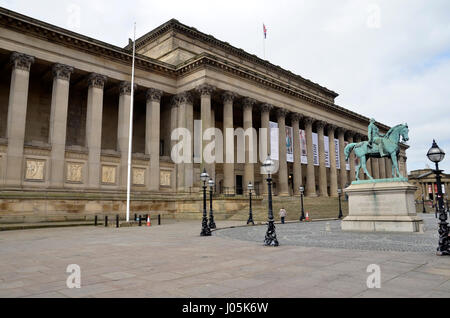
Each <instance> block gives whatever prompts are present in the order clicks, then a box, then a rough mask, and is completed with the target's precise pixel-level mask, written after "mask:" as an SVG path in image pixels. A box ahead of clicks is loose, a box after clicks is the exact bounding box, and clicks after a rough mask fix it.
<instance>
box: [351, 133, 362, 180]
mask: <svg viewBox="0 0 450 318" xmlns="http://www.w3.org/2000/svg"><path fill="white" fill-rule="evenodd" d="M354 142H355V143H357V144H359V143H360V142H361V135H360V134H355V137H354ZM353 156H354V158H356V156H355V155H354V154H353ZM358 163H360V162H359V158H358ZM356 172H358V171H356V167H355V179H356ZM359 179H360V180H364V179H365V174H364V170H363V168H362V166H361V168H360V169H359Z"/></svg>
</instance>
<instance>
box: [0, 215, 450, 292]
mask: <svg viewBox="0 0 450 318" xmlns="http://www.w3.org/2000/svg"><path fill="white" fill-rule="evenodd" d="M426 218H427V224H429V229H430V231H429V232H428V233H427V232H426V233H425V234H423V235H420V234H413V235H411V234H406V236H403V237H404V240H406V241H408V240H407V239H406V237H407V236H411V237H412V236H414V237H417V238H419V237H420V238H421V239H423V241H424V242H425V243H423V244H422V245H421V247H420V248H419V249H417V250H414V249H411V248H409V247H408V248H403V249H399V248H398V247H396V246H395V244H394V245H392V246H391V245H389V244H390V243H389V240H387V241H386V239H385V238H382V239H380V240H379V241H381V242H382V243H383V242H387V243H386V244H388V245H389V246H390V247H389V248H388V250H381V249H380V248H378V246H379V245H377V244H380V242H377V243H376V244H375V243H374V245H373V246H372V245H370V246H366V247H365V248H361V246H354V245H351V244H350V243H347V244H343V245H341V246H340V245H329V243H327V242H330V241H336V240H339V239H340V238H341V239H343V240H345V241H347V242H352V241H357V240H355V239H354V237H353V239H352V237H349V238H342V237H341V236H342V235H344V236H345V235H347V234H346V233H342V232H340V233H339V229H338V228H337V227H336V226H337V225H338V223H336V224H335V223H334V222H336V221H324V222H313V223H302V224H300V223H291V224H285V225H277V233H278V234H279V240H280V244H281V246H279V247H276V248H273V247H272V248H271V247H264V246H263V244H262V242H263V241H264V233H265V228H266V227H265V226H255V227H235V228H232V229H223V230H219V231H216V232H214V233H213V236H211V237H200V235H199V234H200V230H201V222H198V221H195V222H192V221H186V222H175V223H171V224H163V225H161V226H152V227H150V228H147V227H130V228H120V229H116V228H104V227H75V228H51V229H32V230H19V231H6V232H0V255H1V256H0V257H1V262H0V297H32V298H60V297H75V298H78V297H86V298H91V297H99V298H106V297H120V298H124V297H126V298H142V297H152V298H161V297H164V298H179V297H182V298H186V297H189V298H199V297H201V298H218V297H220V298H222V297H225V298H235V297H239V298H242V297H245V298H273V297H277V298H278V297H287V298H305V297H383V298H384V297H389V298H390V297H408V298H409V297H413V298H414V297H446V298H447V297H449V296H450V257H438V256H436V254H435V251H436V246H437V240H435V241H433V240H434V239H435V237H433V233H432V232H433V230H434V228H433V227H432V226H433V220H434V219H432V218H431V217H428V216H426ZM434 222H436V221H435V220H434ZM327 223H330V226H331V235H334V236H332V237H330V236H329V235H330V231H326V228H327V226H326V224H327ZM217 225H218V226H219V227H220V228H226V227H232V226H240V225H242V222H229V221H219V222H217ZM315 227H316V228H315ZM426 227H428V226H426ZM328 228H330V227H328ZM322 231H324V233H322ZM303 232H304V233H310V234H309V235H313V237H314V239H311V237H310V238H309V240H310V241H313V240H314V241H320V237H322V238H324V241H323V242H322V243H323V246H317V244H319V243H317V244H315V246H314V244H313V245H311V244H310V243H308V237H309V236H308V234H301V235H299V236H297V237H296V236H295V235H294V234H295V233H303ZM249 233H250V234H249ZM289 233H290V234H289ZM320 233H321V234H320ZM302 235H304V236H302ZM340 235H341V236H340ZM353 235H356V237H357V234H353ZM361 235H362V236H361V238H363V239H362V241H364V240H367V238H369V239H371V240H372V241H373V239H374V238H376V237H383V236H378V235H377V234H375V236H374V237H371V236H370V235H367V234H361ZM382 235H384V236H389V235H390V234H382ZM395 235H398V234H395ZM285 238H288V239H287V240H286V239H285ZM305 239H306V242H305V243H301V244H300V243H299V242H300V241H303V240H305ZM391 241H392V242H395V237H394V238H392V239H391ZM427 242H429V243H427ZM433 242H434V244H433ZM322 243H321V244H322ZM319 245H320V244H319ZM381 245H382V244H381ZM400 245H402V244H400ZM412 245H414V244H409V243H408V244H403V245H402V246H412ZM71 264H76V265H79V267H80V269H81V288H80V289H69V288H68V287H67V285H66V281H67V279H68V277H69V275H70V273H67V272H66V270H67V267H68V265H71ZM371 264H376V265H378V266H379V268H380V271H381V277H380V278H381V286H380V287H381V288H374V289H372V288H368V285H367V280H368V278H369V275H372V272H367V269H368V266H369V265H371Z"/></svg>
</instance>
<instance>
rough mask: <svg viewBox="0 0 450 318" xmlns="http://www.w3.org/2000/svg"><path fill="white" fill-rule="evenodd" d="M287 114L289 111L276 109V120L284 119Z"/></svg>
mask: <svg viewBox="0 0 450 318" xmlns="http://www.w3.org/2000/svg"><path fill="white" fill-rule="evenodd" d="M287 114H289V111H288V110H287V109H284V108H278V109H277V118H286V115H287Z"/></svg>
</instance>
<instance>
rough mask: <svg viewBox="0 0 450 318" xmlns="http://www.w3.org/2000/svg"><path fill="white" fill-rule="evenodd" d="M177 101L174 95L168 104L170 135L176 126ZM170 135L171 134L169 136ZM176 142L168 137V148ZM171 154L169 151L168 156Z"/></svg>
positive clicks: (171, 147)
mask: <svg viewBox="0 0 450 318" xmlns="http://www.w3.org/2000/svg"><path fill="white" fill-rule="evenodd" d="M177 114H178V102H177V99H176V96H175V97H174V98H173V99H172V102H171V104H170V134H171V135H172V132H173V131H175V129H177V128H178V116H177ZM171 137H172V136H171ZM176 144H177V142H176V141H174V140H172V138H171V139H170V149H171V151H172V149H173V147H174V146H175V145H176ZM170 155H171V154H170V153H169V156H170Z"/></svg>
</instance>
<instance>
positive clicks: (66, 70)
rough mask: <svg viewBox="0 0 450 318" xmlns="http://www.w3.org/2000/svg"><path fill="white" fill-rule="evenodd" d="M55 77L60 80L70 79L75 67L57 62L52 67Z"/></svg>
mask: <svg viewBox="0 0 450 318" xmlns="http://www.w3.org/2000/svg"><path fill="white" fill-rule="evenodd" d="M52 72H53V77H54V78H56V79H60V80H65V81H70V75H71V74H72V73H73V67H72V66H68V65H64V64H55V65H53V67H52Z"/></svg>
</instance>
